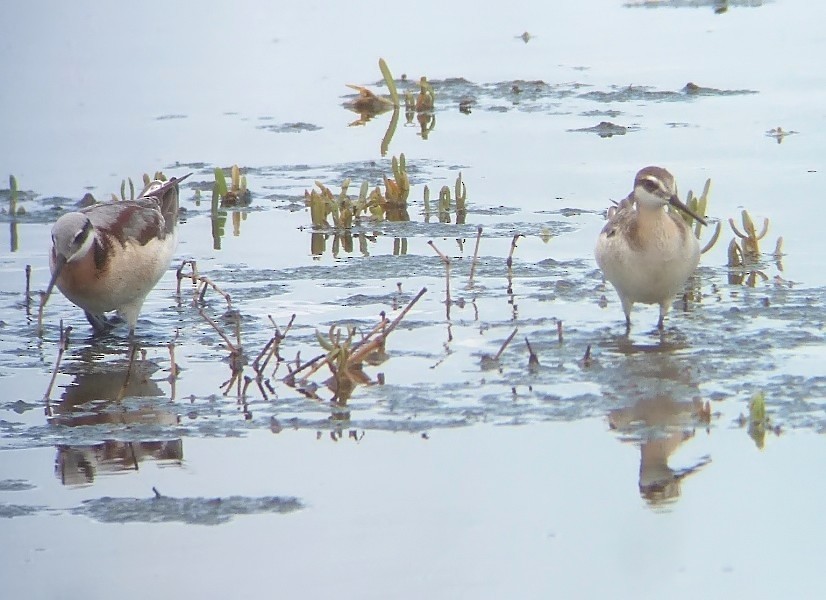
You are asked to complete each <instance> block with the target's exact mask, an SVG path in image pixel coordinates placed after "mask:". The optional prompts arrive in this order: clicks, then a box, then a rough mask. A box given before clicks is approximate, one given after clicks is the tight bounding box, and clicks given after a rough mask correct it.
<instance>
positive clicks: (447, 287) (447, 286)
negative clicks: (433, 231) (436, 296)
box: [427, 240, 450, 320]
mask: <svg viewBox="0 0 826 600" xmlns="http://www.w3.org/2000/svg"><path fill="white" fill-rule="evenodd" d="M427 243H428V245H429V246H430V247H431V248H433V250H435V251H436V254H438V255H439V258H441V259H442V262H443V263H444V265H445V304H446V305H447V318H448V320H450V258H449V257H448V256H447V255H446V254H444V253H443V252H442V251H441V250H439V249H438V248H437V247H436V244H434V243H433V240H428V242H427Z"/></svg>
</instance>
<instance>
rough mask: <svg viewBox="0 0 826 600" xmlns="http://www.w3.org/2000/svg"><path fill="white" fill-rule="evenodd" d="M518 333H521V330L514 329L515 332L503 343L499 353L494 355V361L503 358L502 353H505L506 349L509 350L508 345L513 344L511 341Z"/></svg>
mask: <svg viewBox="0 0 826 600" xmlns="http://www.w3.org/2000/svg"><path fill="white" fill-rule="evenodd" d="M517 331H519V329H518V328H517V329H514V330H513V331H512V332H511V334H510V335H509V336H508V337H507V339H506V340H505V341H504V342H502V345H501V346H500V347H499V352H497V353H496V354H495V355H494V357H493V358H494V360H499V357H501V356H502V353H503V352H504V351H505V348H507V347H508V344H510V343H511V340H512V339H513V338H514V336H515V335H516V332H517Z"/></svg>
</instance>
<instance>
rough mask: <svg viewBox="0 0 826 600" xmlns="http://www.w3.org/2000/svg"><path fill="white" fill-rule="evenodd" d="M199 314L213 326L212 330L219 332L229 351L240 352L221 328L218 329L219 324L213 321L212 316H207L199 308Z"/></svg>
mask: <svg viewBox="0 0 826 600" xmlns="http://www.w3.org/2000/svg"><path fill="white" fill-rule="evenodd" d="M198 313H199V314H200V315H201V316H202V317H203V318H204V319H205V320H206V322H207V323H209V324H210V325H212V328H213V329H214V330H215V331H217V332H218V335H220V336H221V338H222V339H223V340H224V342H225V343H226V345H227V347H229V349H230V350H231V351H232V352H237V351H238V348H236V347H235V345H234V344H233V343H232V342H231V341H230V339H229V338H228V337H227V335H226V334H225V333H224V332H223V331H221V328H220V327H218V324H217V323H216V322H215V321H213V320H212V319H211V318H210V316H209V315H208V314H206V313H205V312H204V309H203V308H199V309H198Z"/></svg>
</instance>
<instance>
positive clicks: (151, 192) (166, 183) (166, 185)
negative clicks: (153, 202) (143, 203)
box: [141, 173, 192, 198]
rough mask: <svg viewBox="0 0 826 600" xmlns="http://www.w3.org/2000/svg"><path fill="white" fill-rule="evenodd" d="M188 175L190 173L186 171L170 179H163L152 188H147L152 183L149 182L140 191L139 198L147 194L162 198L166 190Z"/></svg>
mask: <svg viewBox="0 0 826 600" xmlns="http://www.w3.org/2000/svg"><path fill="white" fill-rule="evenodd" d="M190 175H192V173H187V174H186V175H184V176H183V177H173V178H172V179H170V180H168V181H164V182H163V183H162V184H161V185H160V186H158V187H157V188H156V189H154V190H150V189H149V188H150V187H151V186H152V184H151V183H150V184H149V186H147V188H146V189H145V190H144V191H143V192H141V198H144V197H147V196H154V197H156V198H163V197H164V195H165V194H166V192H168V191H169V190H171V189H172V188H174V187H175V186H177V185H178V184H179V183H181V182H182V181H183V180H184V179H186V178H187V177H189V176H190Z"/></svg>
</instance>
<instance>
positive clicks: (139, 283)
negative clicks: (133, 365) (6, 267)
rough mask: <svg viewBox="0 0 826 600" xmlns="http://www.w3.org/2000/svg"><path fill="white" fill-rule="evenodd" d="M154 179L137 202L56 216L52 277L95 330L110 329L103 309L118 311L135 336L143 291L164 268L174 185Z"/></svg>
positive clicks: (170, 244) (173, 237) (172, 237)
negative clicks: (80, 309) (81, 310)
mask: <svg viewBox="0 0 826 600" xmlns="http://www.w3.org/2000/svg"><path fill="white" fill-rule="evenodd" d="M189 175H191V173H189V174H187V175H184V176H183V177H181V178H178V179H176V178H174V177H173V178H172V179H170V180H169V181H165V182H164V181H159V180H155V181H153V182H151V183H150V184H149V185H147V186H146V188H145V189H144V190H143V191H142V192H141V194H140V195H139V196H138V198H137V199H136V200H123V201H121V202H107V203H104V204H95V205H93V206H90V207H88V208H84V209H81V210H78V211H76V212H70V213H66V214H65V215H63V216H61V217H60V218H59V219H58V220H57V222H56V223H55V224H54V226H53V227H52V251H51V255H50V257H49V267H50V268H51V272H52V278H51V280H50V281H49V286H48V288H46V293H45V295H44V297H43V302H42V304H43V305H45V304H46V301H47V300H48V298H49V295H50V294H51V292H52V288H53V287H54V286H55V285H57V287H58V289H59V290H60V291H61V292H63V295H64V296H66V298H68V299H69V301H70V302H72V303H74V304H76V305H77V306H79V307H80V308H82V309H83V310H84V312H85V313H86V319H88V321H89V323H91V325H92V327H93V328H94V330H95V333H103V332H105V331H107V330H109V329H110V328H111V327H112V324H111V323H110V321H108V320H107V319H106V317H105V315H104V313H106V312H108V311H112V310H116V311H118V313H120V314H121V316H123V317H124V318H125V319H126V322H127V323H128V324H129V335H130V337H133V336H134V333H135V325H136V324H137V320H138V315H139V314H140V312H141V307H142V306H143V302H144V300H145V299H146V296H147V294H149V292H150V291H151V290H152V288H154V287H155V284H156V283H158V280H159V279H160V278H161V277H162V276H163V274H164V272H165V271H166V270H167V269H168V268H169V264H170V263H171V262H172V255H173V254H174V252H175V246H176V245H177V241H178V237H177V231H176V225H177V221H178V184H179V183H180V182H181V181H183V180H184V179H186V178H187V177H189Z"/></svg>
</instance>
